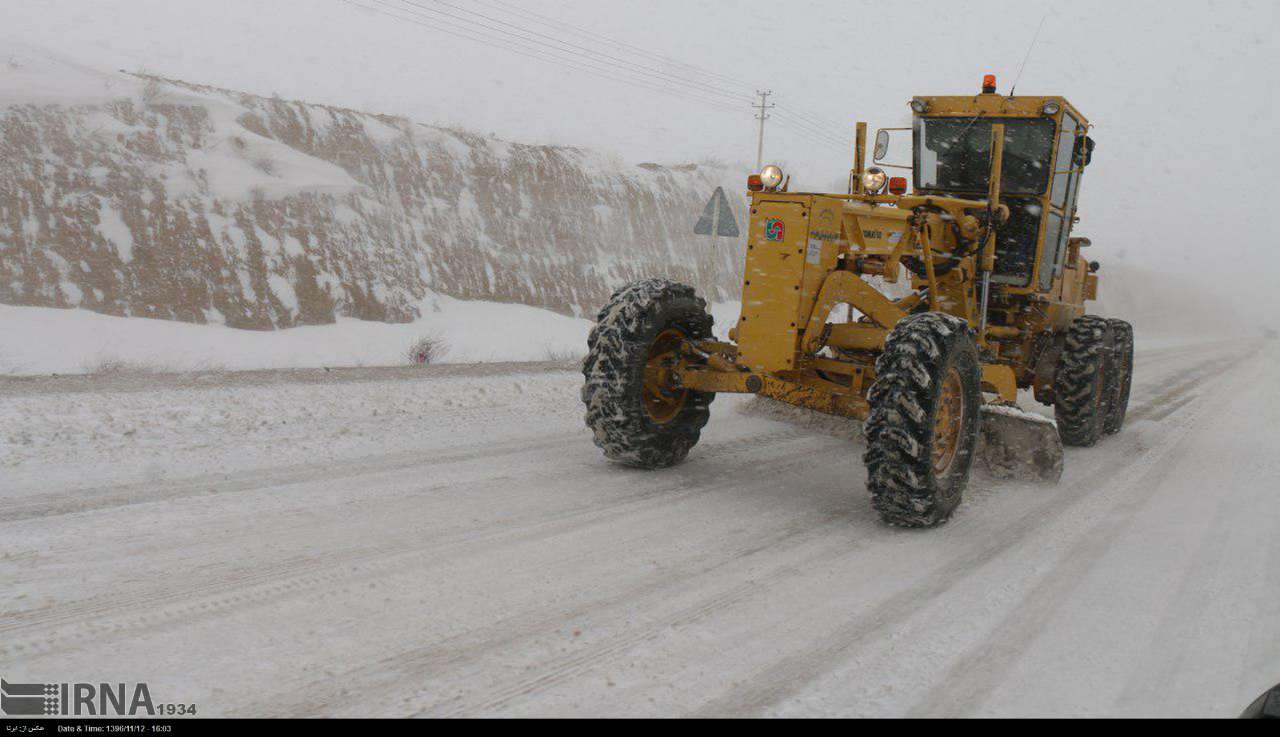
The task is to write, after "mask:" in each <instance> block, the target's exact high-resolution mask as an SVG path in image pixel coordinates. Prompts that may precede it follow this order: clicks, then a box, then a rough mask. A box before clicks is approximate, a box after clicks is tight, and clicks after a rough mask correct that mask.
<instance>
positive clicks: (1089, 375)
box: [1053, 315, 1119, 448]
mask: <svg viewBox="0 0 1280 737" xmlns="http://www.w3.org/2000/svg"><path fill="white" fill-rule="evenodd" d="M1114 342H1115V341H1114V334H1113V331H1112V328H1111V323H1110V322H1108V321H1107V320H1104V319H1103V318H1101V317H1095V316H1093V315H1085V316H1083V317H1079V318H1076V321H1075V322H1073V323H1071V327H1070V328H1068V330H1067V336H1066V341H1065V343H1064V345H1063V346H1062V353H1061V354H1059V356H1058V368H1057V372H1056V373H1055V375H1054V380H1053V398H1054V412H1053V414H1054V418H1055V419H1056V420H1057V421H1058V434H1059V435H1061V436H1062V444H1063V445H1067V446H1074V447H1078V448H1091V447H1093V446H1094V445H1097V443H1098V440H1099V439H1100V438H1101V437H1102V433H1103V429H1104V427H1105V424H1106V418H1107V414H1108V412H1109V410H1110V407H1111V405H1112V404H1113V400H1114V398H1115V395H1116V391H1117V388H1118V384H1117V379H1118V378H1119V377H1118V376H1117V373H1118V371H1117V366H1116V363H1117V362H1116V360H1115V351H1114V350H1113V349H1114Z"/></svg>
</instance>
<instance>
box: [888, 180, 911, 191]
mask: <svg viewBox="0 0 1280 737" xmlns="http://www.w3.org/2000/svg"><path fill="white" fill-rule="evenodd" d="M889 192H890V194H896V195H904V194H906V193H907V178H906V177H894V178H892V179H890V180H889Z"/></svg>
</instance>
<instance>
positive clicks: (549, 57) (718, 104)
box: [340, 0, 746, 112]
mask: <svg viewBox="0 0 1280 737" xmlns="http://www.w3.org/2000/svg"><path fill="white" fill-rule="evenodd" d="M340 2H344V3H346V4H348V5H351V6H353V7H357V8H361V9H363V10H367V11H370V12H373V13H378V14H380V15H385V16H387V17H390V18H395V19H397V20H402V21H407V22H409V23H413V24H415V25H420V26H423V27H424V28H428V29H431V30H434V31H437V32H441V33H444V34H445V35H452V36H458V37H461V38H465V39H467V40H469V41H475V42H476V43H480V44H483V45H486V46H489V47H491V48H497V49H502V50H505V51H509V52H511V53H514V54H519V55H520V56H524V57H527V58H531V59H538V60H541V61H548V62H551V63H553V64H558V65H561V66H565V67H568V68H571V69H575V70H578V71H581V72H585V73H587V74H592V75H595V76H597V77H601V78H603V79H607V80H609V81H612V82H619V83H621V84H628V85H632V86H635V87H640V88H643V89H647V90H652V91H655V92H661V93H663V94H666V95H669V96H671V97H676V98H679V99H682V100H685V101H688V102H697V103H701V104H703V105H708V106H711V107H715V108H718V109H721V110H728V111H732V112H740V111H741V110H742V109H743V108H738V107H734V106H732V105H731V104H729V103H727V102H722V101H720V100H718V99H708V98H706V97H705V96H695V95H694V94H692V93H690V92H688V91H687V90H683V89H679V88H676V89H672V88H669V87H664V86H659V85H657V84H654V83H651V82H649V81H648V80H642V79H635V78H628V77H620V76H615V74H616V73H617V70H614V69H609V68H603V67H599V66H595V65H592V64H589V63H586V62H583V61H580V60H579V59H574V58H568V57H565V56H561V55H558V54H556V53H552V52H551V51H547V50H545V49H543V48H538V47H537V46H534V45H532V44H526V45H521V44H520V43H519V41H514V40H508V39H503V38H493V37H491V36H486V35H484V34H480V33H477V32H475V31H474V30H473V29H470V28H466V27H465V26H464V27H459V26H457V25H456V24H450V23H449V22H448V21H441V20H438V19H431V22H430V23H427V22H424V20H423V18H424V17H425V16H421V15H417V14H413V11H412V10H408V9H403V8H400V7H398V6H396V7H392V6H390V5H388V4H387V2H386V0H364V2H373V3H377V4H378V5H379V6H382V7H370V6H368V5H363V4H361V3H359V2H355V1H354V0H340ZM402 12H404V13H409V14H410V15H403V14H401V13H402ZM745 106H746V105H745V104H744V106H743V107H745Z"/></svg>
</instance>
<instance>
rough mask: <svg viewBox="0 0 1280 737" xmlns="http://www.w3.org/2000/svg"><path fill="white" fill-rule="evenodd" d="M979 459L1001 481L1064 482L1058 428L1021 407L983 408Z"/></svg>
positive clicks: (1060, 440) (1051, 421)
mask: <svg viewBox="0 0 1280 737" xmlns="http://www.w3.org/2000/svg"><path fill="white" fill-rule="evenodd" d="M978 456H979V457H980V458H981V459H982V462H983V464H985V465H986V468H987V471H988V472H989V473H990V474H991V475H992V476H994V477H996V478H998V479H1016V480H1028V481H1044V482H1048V483H1054V484H1056V483H1058V481H1059V480H1061V478H1062V460H1063V451H1062V439H1061V438H1060V437H1059V436H1058V426H1057V424H1056V423H1055V422H1054V421H1053V420H1050V419H1049V418H1047V417H1042V416H1041V415H1037V414H1032V413H1031V412H1025V411H1023V410H1020V409H1018V408H1017V407H1002V406H996V405H988V406H984V407H983V408H982V437H981V441H980V443H979V445H978Z"/></svg>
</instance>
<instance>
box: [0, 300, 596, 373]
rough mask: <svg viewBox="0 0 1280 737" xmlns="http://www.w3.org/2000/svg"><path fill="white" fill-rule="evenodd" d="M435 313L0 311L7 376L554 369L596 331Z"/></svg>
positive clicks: (481, 309)
mask: <svg viewBox="0 0 1280 737" xmlns="http://www.w3.org/2000/svg"><path fill="white" fill-rule="evenodd" d="M432 306H434V307H435V308H436V311H431V309H430V307H424V309H423V317H422V318H421V319H419V320H416V321H414V322H411V323H405V324H388V323H380V322H366V321H361V320H353V319H348V318H339V319H338V322H337V323H335V324H333V325H317V326H306V327H298V328H290V329H288V330H275V331H253V330H235V329H232V328H227V327H225V326H221V325H194V324H190V323H181V322H172V321H169V320H149V319H145V318H137V317H112V316H108V315H100V314H98V313H95V312H90V311H88V310H61V309H54V308H47V307H14V306H10V305H0V374H7V375H27V374H77V373H94V372H99V371H112V370H134V371H165V372H168V371H216V370H228V371H240V370H249V369H280V368H319V367H350V366H395V365H400V364H405V363H407V362H408V355H409V348H410V346H411V345H412V344H413V343H414V342H416V341H417V340H419V339H421V338H424V337H428V338H433V339H435V340H438V341H440V342H441V343H442V345H443V355H442V356H441V359H440V360H442V361H443V362H448V363H487V362H495V361H549V360H562V359H568V358H575V357H577V356H580V355H582V354H584V353H585V352H586V345H587V334H588V333H589V332H590V330H591V323H590V322H589V321H587V320H581V319H577V318H572V317H566V316H564V315H560V314H557V313H554V312H551V311H549V310H542V309H538V308H536V307H528V306H526V305H513V304H499V303H495V302H466V301H462V300H456V299H451V298H449V297H436V298H435V299H434V300H432Z"/></svg>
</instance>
